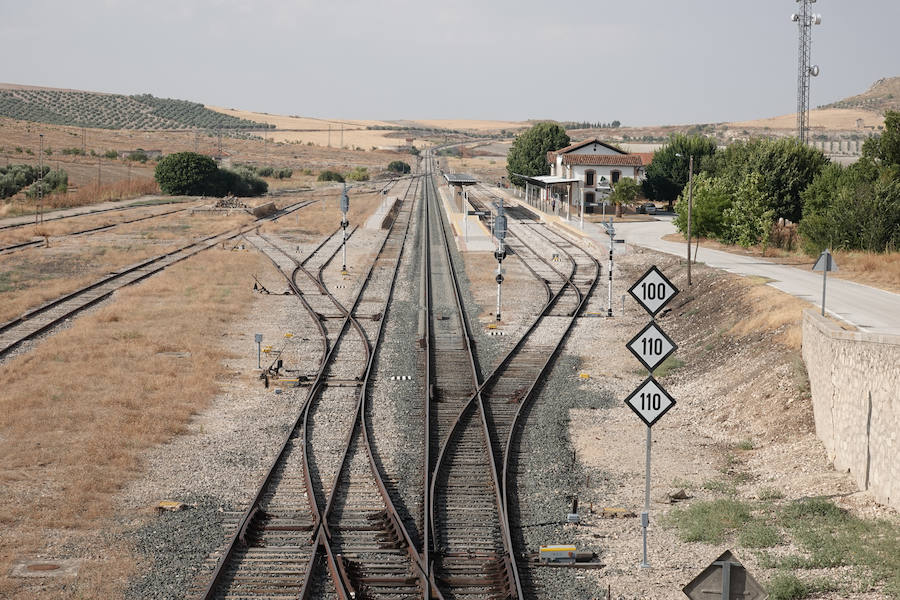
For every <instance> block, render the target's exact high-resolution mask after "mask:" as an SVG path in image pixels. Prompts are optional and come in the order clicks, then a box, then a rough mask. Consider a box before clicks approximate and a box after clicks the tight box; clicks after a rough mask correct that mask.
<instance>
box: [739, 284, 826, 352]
mask: <svg viewBox="0 0 900 600" xmlns="http://www.w3.org/2000/svg"><path fill="white" fill-rule="evenodd" d="M737 280H738V282H739V283H740V285H741V286H742V287H744V288H745V290H744V293H743V298H744V300H745V301H746V302H747V304H748V305H749V310H748V312H747V316H745V317H744V318H742V319H741V320H740V321H738V322H737V323H735V324H734V326H732V328H731V330H730V331H729V333H730V334H732V335H734V336H738V337H741V336H745V335H751V334H754V333H765V332H770V331H772V332H776V334H777V335H776V337H775V339H776V340H777V341H779V342H781V343H782V344H784V345H785V346H787V347H788V348H793V349H795V350H799V349H800V346H801V344H802V342H803V331H802V330H801V323H802V320H803V309H805V308H814V307H813V305H812V304H810V303H809V302H806V301H805V300H800V299H799V298H795V297H794V296H791V295H790V294H785V293H784V292H781V291H779V290H776V289H775V288H773V287H771V286H768V285H766V283H768V280H766V279H765V278H763V277H740V278H738V279H737Z"/></svg>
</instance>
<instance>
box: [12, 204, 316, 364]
mask: <svg viewBox="0 0 900 600" xmlns="http://www.w3.org/2000/svg"><path fill="white" fill-rule="evenodd" d="M309 204H310V202H301V203H297V204H294V205H291V206H289V207H286V208H284V209H282V210H280V211H279V212H277V213H275V214H273V215H269V216H267V217H261V218H259V219H256V220H255V221H254V222H253V223H252V224H250V225H247V226H244V227H241V228H238V229H237V230H230V231H225V232H222V233H218V234H214V235H211V236H207V237H204V238H201V239H199V240H196V241H193V242H191V243H190V244H187V245H185V246H181V247H179V248H176V249H174V250H171V251H169V252H166V253H164V254H160V255H158V256H155V257H151V258H149V259H146V260H143V261H141V262H139V263H135V264H133V265H129V266H127V267H123V268H121V269H119V270H117V271H114V272H113V273H111V274H109V275H107V276H106V277H103V278H101V279H99V280H98V281H95V282H93V283H90V284H88V285H86V286H83V287H80V288H78V289H76V290H74V291H72V292H69V293H67V294H64V295H62V296H60V297H58V298H55V299H53V300H50V301H48V302H46V303H44V304H41V305H40V306H37V307H35V308H32V309H29V310H28V311H26V312H25V313H23V314H22V315H21V316H19V317H17V318H15V319H13V320H11V321H8V322H6V323H3V324H2V325H0V336H2V335H3V334H6V333H7V332H9V331H11V330H12V329H14V328H16V327H19V326H23V325H25V324H26V322H27V321H30V320H32V319H34V318H36V317H39V316H41V315H44V314H46V313H48V312H49V311H51V310H53V309H54V308H57V307H59V306H61V305H62V304H64V303H66V302H69V301H70V300H75V299H77V298H78V297H79V296H82V295H84V294H86V293H88V292H90V291H92V290H96V289H98V288H101V287H103V286H105V285H107V284H111V283H114V282H115V281H116V280H117V279H126V280H125V281H123V282H122V283H121V284H119V285H114V286H112V287H111V289H109V290H107V291H105V292H103V293H101V294H98V295H97V296H95V297H93V298H90V299H88V300H87V301H85V302H83V303H80V304H78V305H77V306H74V307H73V308H72V309H70V310H67V311H65V312H64V313H62V314H60V315H58V316H56V317H54V318H52V319H50V320H49V321H48V322H47V323H44V324H42V325H40V326H38V327H36V328H33V329H30V330H28V331H26V332H25V333H24V335H18V336H16V337H15V338H13V339H12V340H10V341H9V342H6V343H5V345H3V346H2V347H0V358H2V357H3V356H5V355H6V354H8V353H9V352H10V351H12V350H13V349H14V348H16V347H18V346H19V345H20V344H21V343H22V342H25V341H27V340H29V339H32V338H34V337H35V336H37V335H40V334H41V333H44V332H46V331H48V330H49V329H52V328H53V327H55V326H57V325H58V324H59V323H61V322H62V321H64V320H66V319H68V318H69V317H71V316H73V315H75V314H77V313H79V312H81V311H83V310H85V309H87V308H90V307H91V306H93V305H95V304H97V303H98V302H100V301H102V300H105V299H106V298H108V297H109V296H111V295H112V294H113V293H114V292H115V291H116V290H119V289H121V288H123V287H125V286H127V285H132V284H134V283H138V282H140V281H143V280H144V279H146V278H147V277H150V276H151V275H154V274H156V273H158V272H159V271H162V270H163V269H165V268H167V267H170V266H172V265H174V264H177V263H179V262H181V261H182V260H185V259H187V258H190V257H192V256H194V255H196V254H198V253H199V252H202V251H204V250H208V249H210V248H212V247H214V246H215V245H216V244H218V243H219V242H224V241H227V240H230V239H234V238H236V237H238V236H240V235H242V234H244V233H246V232H247V231H249V230H250V229H252V228H253V227H256V226H257V225H258V224H259V223H261V222H265V221H270V220H275V219H277V218H279V217H281V216H283V215H285V214H289V213H291V212H294V211H296V210H299V209H300V208H303V207H304V206H308V205H309ZM179 253H185V255H184V256H182V257H180V258H177V259H176V260H173V261H168V262H167V259H169V258H171V257H173V256H175V255H177V254H179ZM147 267H149V269H147V272H146V273H142V274H140V275H139V276H138V277H135V278H133V279H127V276H129V275H131V274H132V273H135V272H136V271H139V270H141V269H145V268H147ZM0 343H3V342H0Z"/></svg>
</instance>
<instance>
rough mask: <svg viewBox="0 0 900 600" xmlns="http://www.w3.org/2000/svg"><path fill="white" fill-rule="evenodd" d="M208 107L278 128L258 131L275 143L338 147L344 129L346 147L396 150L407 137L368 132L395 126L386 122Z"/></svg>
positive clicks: (382, 131) (389, 132)
mask: <svg viewBox="0 0 900 600" xmlns="http://www.w3.org/2000/svg"><path fill="white" fill-rule="evenodd" d="M208 108H210V109H212V110H215V111H218V112H221V113H224V114H226V115H231V116H233V117H239V118H241V119H249V120H251V121H257V122H259V123H270V124H272V125H275V126H276V127H277V128H278V131H269V132H259V133H258V135H262V136H265V137H267V138H269V139H271V140H274V141H276V142H288V143H301V144H305V143H307V142H312V143H313V144H315V145H316V146H326V147H327V146H331V147H333V148H338V147H340V144H341V129H342V128H343V132H344V134H343V140H344V142H343V143H344V147H345V148H356V147H359V148H363V149H366V150H368V149H370V148H372V147H373V146H374V147H376V148H380V147H390V148H393V147H396V146H399V145H403V144H406V141H405V139H404V138H397V137H393V136H391V135H389V134H392V133H396V132H393V131H390V130H373V129H366V128H367V127H369V126H387V127H392V126H394V124H393V123H389V122H387V121H357V120H345V119H314V118H310V117H290V116H284V115H270V114H266V113H258V112H252V111H246V110H234V109H231V108H222V107H218V106H210V107H208ZM329 127H330V128H331V135H330V138H329V133H328V132H329ZM404 137H405V136H404ZM413 144H414V145H416V146H419V147H421V146H423V145H425V144H427V142H425V140H422V139H415V140H414V141H413Z"/></svg>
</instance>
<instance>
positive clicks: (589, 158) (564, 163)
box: [547, 138, 646, 212]
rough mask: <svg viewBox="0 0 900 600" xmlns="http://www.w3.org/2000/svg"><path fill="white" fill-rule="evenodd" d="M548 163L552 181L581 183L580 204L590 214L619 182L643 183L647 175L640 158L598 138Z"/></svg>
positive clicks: (549, 157) (552, 157) (551, 155)
mask: <svg viewBox="0 0 900 600" xmlns="http://www.w3.org/2000/svg"><path fill="white" fill-rule="evenodd" d="M547 162H549V163H550V176H551V177H560V178H565V179H576V180H578V182H579V183H580V185H579V187H580V188H581V196H582V197H581V200H582V201H583V202H584V205H585V207H587V208H588V212H590V207H592V206H594V205H595V204H596V202H597V201H598V200H600V199H602V198H603V197H605V196H606V195H607V194H608V193H609V190H610V186H611V185H615V184H616V183H618V181H619V179H621V178H622V177H630V178H632V179H634V180H635V181H641V180H642V179H643V178H644V176H645V173H646V172H645V169H644V159H643V158H642V157H641V155H639V154H629V153H627V152H624V151H622V150H619V149H618V148H616V147H615V146H612V145H610V144H606V143H604V142H601V141H600V140H599V139H597V138H594V139H590V140H584V141H583V142H577V143H575V144H571V145H570V146H566V147H565V148H561V149H560V150H557V151H556V152H548V153H547ZM576 202H577V199H576Z"/></svg>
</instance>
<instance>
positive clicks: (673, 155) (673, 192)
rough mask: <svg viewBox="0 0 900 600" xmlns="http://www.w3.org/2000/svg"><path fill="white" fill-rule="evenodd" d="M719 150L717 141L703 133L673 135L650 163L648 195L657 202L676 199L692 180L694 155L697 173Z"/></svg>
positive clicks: (645, 193) (644, 186) (670, 203)
mask: <svg viewBox="0 0 900 600" xmlns="http://www.w3.org/2000/svg"><path fill="white" fill-rule="evenodd" d="M715 153H716V142H715V140H713V139H712V138H708V137H705V136H702V135H693V136H688V135H684V134H677V135H673V136H671V137H670V138H669V143H668V144H666V145H665V146H663V147H662V148H660V149H659V150H657V151H656V153H655V154H654V155H653V162H651V163H650V166H648V167H647V178H646V179H645V180H644V183H643V189H644V195H645V196H647V197H648V198H650V199H651V200H655V201H657V202H668V203H669V210H672V203H673V202H674V201H675V199H676V198H678V196H679V195H680V194H681V191H682V190H683V189H684V186H686V185H687V183H688V170H689V168H688V167H689V165H690V157H691V155H693V156H694V173H697V172H699V171H701V170H702V169H703V167H704V166H705V165H706V164H707V162H708V161H709V160H710V157H712V156H713V155H715Z"/></svg>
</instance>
